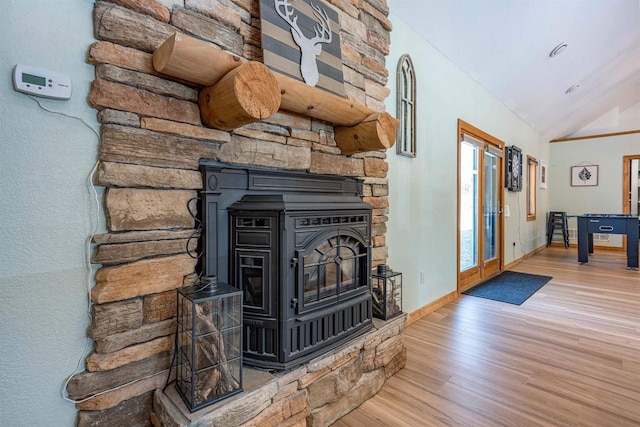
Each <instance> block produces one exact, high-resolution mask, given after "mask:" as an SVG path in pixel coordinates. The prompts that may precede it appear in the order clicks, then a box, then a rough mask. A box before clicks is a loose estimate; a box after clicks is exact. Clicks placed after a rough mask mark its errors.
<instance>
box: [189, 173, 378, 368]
mask: <svg viewBox="0 0 640 427" xmlns="http://www.w3.org/2000/svg"><path fill="white" fill-rule="evenodd" d="M201 169H202V172H203V176H204V184H205V190H204V193H203V199H202V220H203V225H204V232H203V235H202V236H203V237H202V251H203V255H204V258H203V263H202V266H203V270H204V271H203V274H205V275H207V276H210V275H215V276H217V277H218V279H219V280H220V281H222V282H227V283H229V284H231V285H233V286H235V287H237V288H239V289H241V290H242V291H243V299H244V314H243V325H244V346H243V347H244V361H245V363H248V364H252V365H255V366H260V367H264V368H270V369H289V368H293V367H295V366H298V365H300V364H302V363H304V362H306V361H308V360H310V359H312V358H314V357H316V356H318V355H319V354H321V353H322V352H324V351H327V350H329V349H330V348H333V347H336V346H338V345H339V344H342V343H344V342H345V341H347V340H348V339H350V338H353V337H355V336H356V335H358V334H360V333H363V332H365V331H366V330H368V329H369V328H370V327H371V324H372V321H371V317H372V305H371V284H370V278H369V276H370V272H371V256H370V254H371V206H370V205H369V204H367V203H363V202H362V197H361V196H362V185H361V183H359V182H358V181H357V180H355V179H351V178H344V177H338V176H327V175H315V174H308V173H304V172H288V171H276V170H269V169H260V168H253V167H252V168H249V167H244V168H243V167H238V166H229V165H224V164H221V163H218V162H202V164H201Z"/></svg>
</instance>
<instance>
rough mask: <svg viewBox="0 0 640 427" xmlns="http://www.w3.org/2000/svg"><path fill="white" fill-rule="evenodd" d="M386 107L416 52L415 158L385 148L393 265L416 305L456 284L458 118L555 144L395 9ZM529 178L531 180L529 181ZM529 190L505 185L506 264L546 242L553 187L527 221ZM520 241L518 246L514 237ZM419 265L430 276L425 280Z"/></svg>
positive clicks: (410, 307)
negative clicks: (401, 63)
mask: <svg viewBox="0 0 640 427" xmlns="http://www.w3.org/2000/svg"><path fill="white" fill-rule="evenodd" d="M388 4H389V7H390V9H391V11H392V12H391V17H390V18H391V20H392V22H393V31H392V32H391V53H390V55H389V57H388V58H387V68H388V69H389V71H390V76H389V83H388V87H389V88H391V95H390V96H389V98H387V101H386V105H387V110H388V111H389V112H391V113H392V114H393V115H395V108H396V107H395V103H396V94H395V85H396V78H395V76H396V72H395V68H396V65H397V63H398V59H399V58H400V56H401V55H402V54H405V53H409V54H410V55H411V58H412V61H413V64H414V67H415V69H416V75H417V94H418V97H417V157H416V158H408V157H403V156H398V155H397V154H396V152H395V147H394V148H392V149H391V150H388V152H387V161H388V162H389V191H390V195H389V202H390V211H389V222H388V223H387V227H388V231H387V244H388V247H389V265H390V267H391V268H393V269H395V270H398V271H401V272H402V273H403V285H404V287H403V293H404V295H403V310H404V311H406V312H412V311H415V310H417V309H419V308H421V307H423V306H425V305H427V304H429V303H431V302H433V301H434V300H436V299H438V298H440V297H442V296H444V295H446V294H449V293H451V292H453V291H455V290H456V280H457V263H456V256H457V255H456V253H457V252H456V245H457V241H456V240H457V219H456V218H457V173H458V171H457V143H458V142H457V136H456V135H457V120H458V119H459V118H460V119H462V120H464V121H466V122H467V123H470V124H472V125H473V126H475V127H477V128H480V129H482V130H483V131H485V132H487V133H489V134H491V135H493V136H494V137H496V138H498V139H500V140H502V141H504V142H505V143H506V144H507V145H512V144H515V145H517V146H518V147H520V148H522V150H523V154H524V155H525V159H526V155H527V154H529V155H531V156H533V157H535V158H536V159H538V160H546V161H548V160H549V151H548V146H549V144H548V143H546V141H544V140H543V139H542V137H541V135H540V134H539V133H538V132H536V131H535V130H534V129H532V128H531V127H529V126H528V125H527V124H525V123H524V122H523V121H522V120H521V119H520V118H519V117H517V116H516V115H515V114H514V113H512V112H511V111H510V110H509V109H507V107H505V106H504V105H503V104H502V103H500V102H499V101H498V100H496V99H495V98H494V97H493V96H492V95H491V94H489V93H488V92H487V91H486V90H485V89H484V88H483V87H481V86H480V85H479V84H478V83H477V82H476V81H475V80H473V79H472V78H471V77H469V76H468V75H466V74H465V73H464V72H462V71H461V70H460V69H459V68H458V67H457V66H456V65H454V64H453V63H452V62H450V61H449V60H448V59H447V58H445V57H444V56H443V55H442V54H440V53H439V52H438V51H437V50H436V49H435V48H434V47H433V46H431V45H430V44H428V43H426V42H421V41H420V40H419V38H418V36H417V35H416V34H415V33H414V32H413V31H411V30H410V29H409V28H408V27H407V26H406V25H405V24H404V23H403V22H402V21H400V20H399V19H397V18H396V17H395V16H394V15H393V1H392V0H389V3H388ZM525 185H526V183H525ZM525 196H526V194H525V192H519V193H512V192H505V204H507V205H509V207H510V209H509V210H510V213H511V216H510V217H508V218H506V219H505V237H504V240H505V242H506V244H505V253H504V260H505V263H506V264H508V263H510V262H511V261H513V260H515V259H518V258H521V257H522V256H523V255H524V254H527V253H529V252H531V251H532V250H534V249H536V248H538V247H540V246H542V245H544V242H545V221H546V219H545V213H546V212H547V210H548V208H547V207H548V190H544V189H538V204H537V209H538V213H539V214H538V217H537V220H535V221H527V220H526V197H525ZM513 242H515V243H516V246H515V247H513V246H512V243H513ZM420 272H424V273H425V283H420Z"/></svg>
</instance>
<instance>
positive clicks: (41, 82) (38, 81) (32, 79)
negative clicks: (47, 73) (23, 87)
mask: <svg viewBox="0 0 640 427" xmlns="http://www.w3.org/2000/svg"><path fill="white" fill-rule="evenodd" d="M22 82H23V83H31V84H33V85H38V86H45V85H46V84H47V79H45V78H44V77H40V76H34V75H33V74H27V73H22Z"/></svg>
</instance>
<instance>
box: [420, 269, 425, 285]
mask: <svg viewBox="0 0 640 427" xmlns="http://www.w3.org/2000/svg"><path fill="white" fill-rule="evenodd" d="M420 283H424V271H421V272H420Z"/></svg>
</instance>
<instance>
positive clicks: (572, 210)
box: [549, 133, 640, 247]
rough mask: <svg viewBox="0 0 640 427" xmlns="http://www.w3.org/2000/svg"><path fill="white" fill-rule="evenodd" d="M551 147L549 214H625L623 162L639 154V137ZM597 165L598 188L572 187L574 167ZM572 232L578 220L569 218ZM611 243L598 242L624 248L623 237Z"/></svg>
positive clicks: (595, 140)
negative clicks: (571, 171)
mask: <svg viewBox="0 0 640 427" xmlns="http://www.w3.org/2000/svg"><path fill="white" fill-rule="evenodd" d="M549 145H550V150H549V153H550V159H551V161H550V162H549V189H550V191H549V195H550V199H549V206H550V210H554V211H565V212H567V214H568V215H580V214H584V213H621V212H622V206H623V205H622V204H623V201H622V183H623V176H622V167H623V165H622V158H623V156H628V155H632V154H640V134H637V133H636V134H629V135H620V136H610V137H604V138H593V139H580V140H576V141H566V142H557V143H553V144H549ZM580 164H583V165H584V164H592V165H598V185H597V186H589V187H572V186H571V180H570V170H571V166H575V165H580ZM569 228H574V229H575V228H576V219H575V218H569ZM609 237H610V242H604V241H595V242H594V243H595V244H596V245H599V246H614V247H621V246H622V237H621V236H620V235H617V234H611V235H609Z"/></svg>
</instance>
